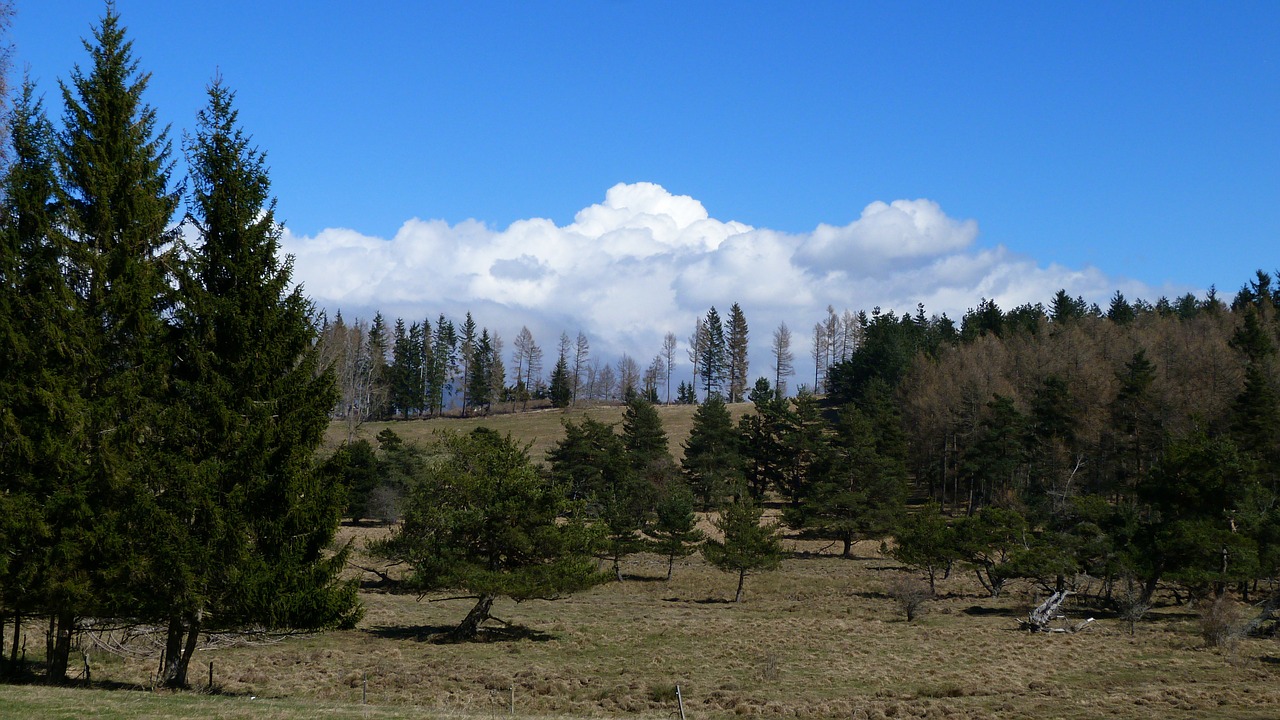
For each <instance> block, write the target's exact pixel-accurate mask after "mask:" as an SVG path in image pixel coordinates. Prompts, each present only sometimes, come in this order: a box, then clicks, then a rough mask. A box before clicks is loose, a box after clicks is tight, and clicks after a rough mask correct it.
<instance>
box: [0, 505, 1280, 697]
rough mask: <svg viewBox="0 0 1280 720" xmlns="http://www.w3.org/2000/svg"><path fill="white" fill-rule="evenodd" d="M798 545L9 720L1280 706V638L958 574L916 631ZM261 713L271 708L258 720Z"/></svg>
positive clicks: (136, 668) (378, 609) (436, 613)
mask: <svg viewBox="0 0 1280 720" xmlns="http://www.w3.org/2000/svg"><path fill="white" fill-rule="evenodd" d="M379 532H385V530H381V529H377V528H344V534H345V535H347V536H348V537H356V538H363V537H366V536H371V535H375V534H377V533H379ZM791 546H792V549H794V550H798V551H800V552H799V553H798V554H797V556H796V557H794V558H793V559H790V560H788V561H786V562H785V563H784V564H783V566H782V568H781V570H779V571H777V572H775V573H770V574H766V575H760V576H753V577H750V578H748V580H747V588H746V596H745V602H743V603H741V604H734V603H731V602H728V600H730V599H731V598H732V596H733V590H734V578H732V577H730V576H729V575H726V574H721V573H718V572H715V571H714V570H712V569H711V568H709V567H707V566H705V565H704V564H703V563H702V561H701V560H699V559H698V558H697V556H694V557H691V558H689V559H686V560H684V561H683V562H681V563H680V564H678V565H677V568H676V572H675V575H674V577H673V579H672V580H671V582H670V583H665V582H662V581H661V579H660V578H661V577H662V576H663V574H664V573H665V566H664V564H663V561H662V560H661V559H659V558H657V557H652V556H647V555H641V556H636V557H633V558H631V559H629V560H628V562H627V563H626V565H625V567H624V571H625V572H626V573H627V576H628V579H627V580H626V581H625V582H622V583H611V584H608V585H605V586H602V587H599V588H597V589H595V590H593V591H591V592H588V593H584V594H582V595H577V596H573V597H569V598H565V599H562V600H559V601H555V602H550V601H530V602H525V603H522V604H519V605H517V604H515V603H512V602H510V601H499V603H497V604H496V605H495V606H494V610H495V614H496V615H497V616H498V617H501V618H502V619H504V620H507V621H510V622H512V623H515V624H516V625H517V626H519V628H520V631H519V633H517V634H519V635H522V636H523V637H520V638H519V639H512V638H511V637H505V636H503V635H502V634H495V635H493V636H491V637H489V639H488V640H489V641H487V642H476V643H470V644H437V643H436V642H433V638H434V637H435V635H436V634H437V633H438V632H439V631H440V630H442V629H444V628H447V627H449V626H450V625H452V624H453V623H456V622H458V621H459V620H460V619H461V618H462V616H463V615H464V614H465V612H466V610H467V608H468V606H469V602H468V601H466V600H448V599H444V598H441V597H436V598H427V599H424V600H423V601H421V602H419V601H418V600H417V599H416V598H414V597H413V596H405V595H390V594H380V593H366V594H365V595H364V601H365V604H366V607H367V609H368V613H367V615H366V617H365V619H364V621H363V622H362V624H361V626H360V627H359V628H357V629H355V630H350V631H341V632H331V633H325V634H321V635H315V636H308V637H294V638H288V639H285V640H283V641H281V642H277V643H273V644H268V645H259V646H253V647H242V648H234V649H226V650H218V651H203V652H201V653H198V654H197V656H196V662H198V663H201V665H200V667H201V669H202V670H203V668H204V665H203V663H207V662H209V661H210V660H212V661H213V662H214V663H215V675H216V678H215V681H216V684H217V686H218V688H219V690H220V691H221V692H223V693H225V694H226V696H224V697H211V698H202V697H200V696H189V695H186V696H184V695H170V694H163V693H162V694H155V693H150V692H113V693H105V692H104V693H97V692H94V693H87V692H83V691H81V692H71V693H70V694H64V693H67V692H69V691H51V690H44V689H42V688H29V687H3V688H0V716H5V717H18V716H22V715H29V714H37V715H38V714H44V713H45V710H47V709H48V710H52V709H54V708H71V707H72V706H73V705H74V706H76V707H79V708H80V709H81V710H83V708H84V707H86V704H88V705H91V706H93V707H98V706H99V705H101V706H103V707H104V708H107V707H111V708H119V709H116V710H110V711H104V712H103V713H100V714H98V715H95V717H143V716H146V717H175V718H179V717H183V718H185V717H202V716H209V717H278V718H303V717H366V716H367V717H411V716H412V717H423V716H431V717H435V716H442V715H444V716H447V715H458V714H462V715H468V716H497V715H505V714H507V712H508V705H509V703H510V694H511V689H512V686H513V685H514V688H515V704H516V710H517V714H518V715H521V716H574V717H579V716H587V715H590V716H600V715H624V714H625V715H629V716H631V715H638V716H644V717H654V718H658V717H663V718H669V717H671V716H672V713H673V712H674V710H675V705H674V686H675V685H676V684H677V683H678V684H679V685H680V686H681V690H682V692H683V695H684V698H685V704H686V709H687V711H688V714H689V717H690V718H691V720H702V719H703V718H723V717H729V716H737V715H768V716H796V717H843V718H863V717H865V718H881V717H951V718H986V717H1003V718H1010V717H1012V718H1019V717H1021V718H1031V717H1037V718H1045V717H1052V718H1095V717H1104V716H1105V717H1120V718H1144V717H1187V718H1190V717H1236V718H1251V717H1256V718H1262V717H1274V716H1275V715H1276V712H1277V710H1276V709H1277V708H1280V684H1278V683H1277V682H1276V681H1277V679H1278V678H1277V675H1278V674H1280V671H1278V670H1277V666H1276V665H1275V664H1274V663H1273V656H1274V655H1275V654H1276V647H1275V643H1274V641H1271V640H1259V639H1243V640H1241V641H1240V642H1239V644H1238V645H1237V646H1236V647H1235V648H1234V650H1233V651H1232V653H1231V654H1230V655H1229V656H1228V655H1227V654H1224V653H1223V652H1221V651H1217V650H1212V649H1206V648H1204V646H1203V641H1202V640H1201V639H1200V637H1199V633H1198V625H1197V618H1196V615H1195V613H1194V612H1192V611H1190V610H1189V609H1187V608H1181V607H1175V608H1159V609H1157V610H1156V611H1153V613H1152V614H1151V617H1150V618H1149V619H1148V620H1146V621H1144V622H1142V623H1140V624H1139V626H1138V632H1137V634H1136V635H1135V636H1132V637H1131V636H1130V635H1129V634H1128V630H1127V625H1126V623H1125V622H1123V621H1122V620H1120V619H1111V618H1105V617H1104V618H1103V619H1101V620H1100V621H1099V622H1097V623H1095V624H1094V625H1093V626H1092V627H1091V628H1089V629H1088V630H1086V631H1083V632H1081V633H1078V634H1075V635H1029V634H1026V633H1023V632H1019V631H1017V630H1016V627H1017V621H1018V618H1019V617H1021V615H1022V614H1024V613H1025V611H1026V609H1027V608H1028V607H1030V606H1031V605H1033V604H1034V603H1035V601H1036V598H1035V597H1034V594H1033V593H1032V591H1031V590H1030V588H1025V587H1024V588H1015V589H1014V591H1012V592H1007V594H1006V596H1005V597H1002V598H1001V599H999V600H992V599H990V598H986V597H981V596H980V595H979V594H978V588H977V587H976V583H974V582H972V581H971V580H970V579H969V578H968V577H967V576H953V577H952V578H951V579H949V580H946V581H943V582H942V583H941V584H940V587H939V590H940V593H941V596H940V597H939V598H938V599H937V600H935V601H934V602H933V603H932V604H931V607H930V612H929V614H928V615H927V616H925V617H923V618H921V619H917V621H916V622H913V623H907V622H905V621H904V620H902V619H901V617H902V616H901V613H900V612H899V611H898V609H897V608H896V606H895V604H894V600H893V598H891V597H889V596H888V595H887V594H886V593H884V592H883V588H885V587H886V583H887V582H888V581H889V580H890V579H891V578H892V577H894V576H895V575H896V574H897V573H899V572H901V568H899V567H897V566H896V565H895V564H894V563H893V562H892V561H890V560H888V559H886V558H883V557H881V556H880V555H879V553H878V552H877V549H876V548H877V545H876V543H862V544H860V545H858V546H857V548H856V555H857V557H856V559H853V560H842V559H840V558H838V557H835V556H834V555H833V554H831V553H833V552H835V549H834V548H833V549H829V550H827V551H826V552H825V553H820V552H818V551H819V550H821V549H822V548H823V546H822V545H820V544H817V543H807V542H805V543H797V542H792V543H791ZM1068 612H1071V613H1075V614H1078V615H1079V614H1083V612H1084V611H1083V610H1079V609H1076V610H1069V611H1068ZM153 670H154V662H150V661H148V662H144V661H132V660H130V661H126V660H118V659H113V660H111V661H110V662H100V664H99V666H98V667H97V668H96V669H95V675H94V677H95V679H101V680H103V681H109V682H112V683H119V684H121V685H123V686H126V687H145V686H146V685H147V683H148V673H150V672H153ZM193 675H194V676H195V677H198V678H203V675H202V672H193ZM366 678H367V682H368V700H369V703H370V705H369V706H367V707H366V706H362V705H361V704H360V702H361V696H362V692H363V689H364V684H365V680H366ZM201 684H203V679H202V680H201ZM250 695H252V696H254V697H256V698H258V699H257V700H254V701H249V700H248V699H247V698H248V697H249V696H250ZM153 703H154V704H153ZM250 703H253V704H252V705H250ZM246 707H252V708H253V709H255V710H257V711H258V712H256V713H253V714H250V713H245V714H237V713H244V712H245V708H246ZM6 708H25V709H28V710H33V712H32V713H27V712H25V711H24V712H23V713H21V714H20V715H12V714H10V713H9V711H8V710H6ZM37 710H38V711H39V712H34V711H37ZM59 712H62V711H59ZM58 714H59V713H58V712H54V713H52V715H54V716H56V715H58ZM65 716H68V717H70V716H83V713H78V712H72V711H70V710H67V711H66V713H65Z"/></svg>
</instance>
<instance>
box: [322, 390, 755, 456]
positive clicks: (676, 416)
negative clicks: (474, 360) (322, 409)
mask: <svg viewBox="0 0 1280 720" xmlns="http://www.w3.org/2000/svg"><path fill="white" fill-rule="evenodd" d="M751 407H752V406H751V403H734V404H732V405H730V406H729V413H730V415H731V416H732V417H733V419H734V420H735V421H736V420H737V419H738V418H739V417H741V416H742V415H743V414H745V413H747V412H749V411H750V410H751ZM503 409H505V405H504V406H503ZM625 409H626V408H625V407H624V406H622V405H583V406H580V407H574V408H569V409H567V410H557V409H554V408H550V407H544V408H539V409H536V410H530V411H528V412H521V413H506V412H498V413H494V414H493V415H489V416H486V417H469V418H462V417H443V418H432V419H430V420H392V421H390V422H368V423H364V424H363V425H360V426H359V427H358V428H356V430H355V437H356V438H364V439H366V440H368V441H369V442H375V440H374V438H376V437H377V435H378V433H379V432H382V430H383V429H384V428H391V429H392V430H393V431H395V433H396V434H397V435H399V436H400V437H401V438H403V439H405V440H406V441H411V442H426V441H429V440H430V439H431V437H432V434H433V433H434V432H435V431H436V430H444V431H447V432H458V433H464V432H470V431H471V430H472V429H473V428H476V427H480V426H484V427H489V428H493V429H494V430H497V431H498V432H500V433H503V434H506V433H510V434H511V436H512V437H513V438H515V439H516V440H518V441H520V442H523V443H529V444H530V449H529V454H530V456H531V457H532V458H533V459H534V460H535V461H538V462H541V461H542V460H543V458H545V457H546V454H547V450H550V449H551V447H552V446H553V445H555V444H556V443H557V442H559V441H560V440H562V439H563V438H564V421H565V420H571V421H573V422H575V423H577V422H582V419H583V418H584V417H588V416H589V417H591V418H592V419H594V420H598V421H600V422H602V423H606V424H610V425H615V426H617V428H618V430H619V432H620V431H621V428H622V413H623V411H624V410H625ZM697 409H698V408H697V406H696V405H658V406H657V410H658V416H659V417H661V418H662V424H663V427H665V428H666V430H667V438H668V440H669V442H670V448H671V454H672V455H673V456H674V457H675V459H676V461H677V462H679V460H680V458H681V457H683V456H684V449H683V444H684V441H685V440H686V439H687V438H688V437H689V431H690V430H691V429H692V428H693V414H694V412H695V411H696V410H697ZM347 435H348V427H347V424H346V423H345V422H342V421H334V422H333V423H332V424H330V426H329V430H328V432H326V433H325V442H324V448H323V450H322V452H324V453H326V454H327V453H329V452H332V451H333V449H334V448H336V447H338V445H340V444H341V443H342V442H343V441H344V440H346V439H347Z"/></svg>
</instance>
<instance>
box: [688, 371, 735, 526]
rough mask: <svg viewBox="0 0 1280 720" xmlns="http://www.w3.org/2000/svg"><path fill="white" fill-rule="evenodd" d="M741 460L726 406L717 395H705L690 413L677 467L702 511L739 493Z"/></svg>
mask: <svg viewBox="0 0 1280 720" xmlns="http://www.w3.org/2000/svg"><path fill="white" fill-rule="evenodd" d="M741 466H742V459H741V455H740V454H739V450H738V435H737V433H736V432H734V428H733V420H732V419H731V418H730V417H729V409H728V408H727V407H725V404H724V400H723V399H721V397H720V395H719V394H712V395H711V396H710V397H708V398H707V399H706V400H705V401H704V402H703V403H702V404H701V405H699V406H698V409H697V410H696V411H695V412H694V414H693V428H692V429H691V430H690V431H689V439H688V440H686V441H685V444H684V459H683V460H682V461H681V467H682V468H683V469H684V475H685V478H686V479H687V481H688V483H689V487H690V489H692V490H693V492H694V494H695V495H697V496H698V499H699V500H701V501H702V507H703V509H704V510H710V509H712V508H714V507H717V506H718V505H719V504H720V503H721V502H722V501H723V499H724V498H725V496H726V495H735V496H739V495H742V494H743V492H742V490H743V488H742V469H741Z"/></svg>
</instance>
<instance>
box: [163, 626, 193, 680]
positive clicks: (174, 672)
mask: <svg viewBox="0 0 1280 720" xmlns="http://www.w3.org/2000/svg"><path fill="white" fill-rule="evenodd" d="M186 631H187V627H186V625H185V624H184V623H183V622H182V618H180V617H178V616H177V615H174V616H173V617H171V618H169V630H168V632H167V633H166V634H165V642H164V671H163V672H162V673H161V675H160V684H161V685H163V686H164V687H170V688H179V687H182V685H181V684H179V682H178V665H179V664H180V663H181V662H182V639H183V638H184V637H186Z"/></svg>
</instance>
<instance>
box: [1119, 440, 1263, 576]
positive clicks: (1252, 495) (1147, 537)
mask: <svg viewBox="0 0 1280 720" xmlns="http://www.w3.org/2000/svg"><path fill="white" fill-rule="evenodd" d="M1138 492H1139V497H1140V498H1141V500H1142V501H1143V503H1144V505H1145V507H1146V509H1147V512H1148V513H1149V515H1148V517H1147V518H1146V522H1145V527H1144V530H1143V532H1142V533H1141V534H1140V536H1139V537H1138V538H1137V542H1138V544H1139V545H1140V547H1141V552H1142V555H1143V556H1144V557H1145V559H1146V563H1147V564H1148V573H1149V574H1148V576H1147V580H1148V584H1149V585H1150V586H1152V587H1153V586H1154V583H1155V580H1156V579H1157V578H1159V577H1168V578H1170V579H1176V580H1179V581H1181V582H1184V583H1191V584H1195V583H1212V584H1214V585H1215V586H1216V587H1217V589H1218V591H1219V592H1221V590H1222V589H1223V588H1224V587H1225V584H1227V583H1233V582H1239V581H1245V580H1248V579H1251V578H1253V577H1255V576H1256V575H1255V573H1256V572H1257V570H1258V568H1259V549H1258V536H1259V533H1260V532H1265V531H1269V528H1267V525H1268V523H1269V521H1270V518H1269V517H1268V516H1267V515H1266V514H1264V513H1265V510H1264V509H1265V508H1268V507H1270V506H1271V505H1272V503H1273V499H1272V496H1271V493H1270V492H1269V491H1267V490H1266V489H1264V488H1263V487H1261V486H1260V485H1259V483H1258V482H1257V478H1256V476H1255V475H1254V474H1253V472H1252V468H1251V465H1250V463H1249V462H1248V461H1247V459H1246V458H1244V457H1242V456H1241V453H1240V452H1239V450H1238V449H1237V447H1236V445H1235V443H1233V442H1232V441H1231V440H1230V439H1229V438H1225V437H1217V438H1215V437H1210V436H1209V435H1207V434H1205V433H1203V432H1196V433H1193V434H1192V435H1190V436H1188V437H1186V438H1183V439H1180V440H1176V441H1174V442H1172V443H1170V445H1169V448H1168V450H1167V451H1166V452H1165V454H1164V456H1163V457H1162V458H1161V459H1160V463H1159V465H1157V467H1156V468H1155V469H1154V470H1153V472H1152V473H1151V476H1150V478H1149V479H1148V480H1147V481H1146V482H1144V483H1143V484H1142V485H1140V486H1139V488H1138Z"/></svg>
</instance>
